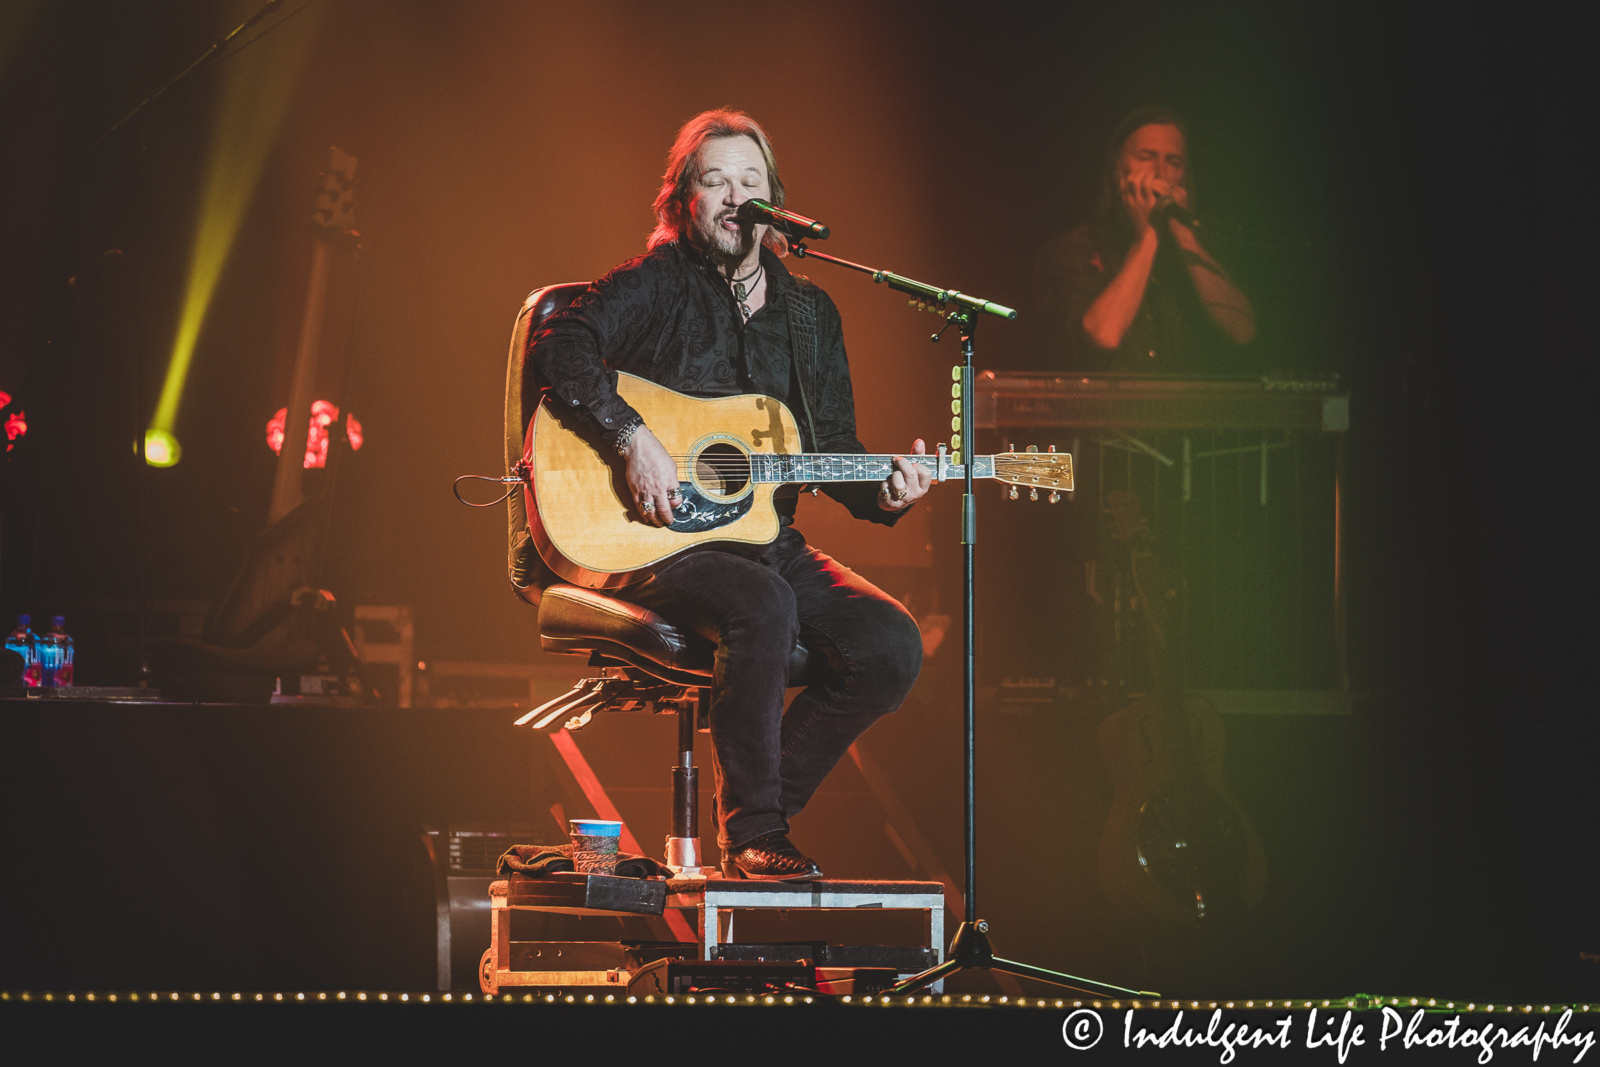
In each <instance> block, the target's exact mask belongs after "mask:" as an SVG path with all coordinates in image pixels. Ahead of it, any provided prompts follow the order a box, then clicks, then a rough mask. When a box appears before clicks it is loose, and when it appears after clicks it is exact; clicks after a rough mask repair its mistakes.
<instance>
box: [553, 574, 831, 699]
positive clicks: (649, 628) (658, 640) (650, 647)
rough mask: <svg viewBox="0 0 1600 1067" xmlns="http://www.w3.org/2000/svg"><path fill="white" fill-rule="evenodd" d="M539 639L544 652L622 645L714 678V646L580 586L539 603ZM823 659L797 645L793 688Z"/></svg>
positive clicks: (563, 588)
mask: <svg viewBox="0 0 1600 1067" xmlns="http://www.w3.org/2000/svg"><path fill="white" fill-rule="evenodd" d="M539 639H540V644H541V645H542V647H543V648H544V650H545V651H546V652H564V653H580V652H589V651H594V650H597V649H598V650H600V651H608V650H607V649H606V648H604V647H603V646H605V645H620V646H622V647H623V648H625V649H628V650H629V651H631V652H633V653H634V654H635V655H638V656H642V657H643V658H644V659H647V660H649V661H650V662H651V663H656V664H659V665H661V666H662V667H666V668H668V669H670V670H673V671H684V672H688V673H689V674H696V675H702V676H704V677H706V678H710V676H711V669H712V664H713V660H714V657H715V654H716V645H714V644H712V643H711V642H710V641H708V640H706V639H705V638H704V637H701V636H700V635H699V634H697V633H694V632H692V631H689V630H685V629H682V628H681V627H678V626H674V625H673V624H672V623H670V622H668V621H667V620H666V619H664V618H662V617H661V616H660V615H657V614H656V613H655V612H653V611H651V610H650V609H649V608H642V607H640V606H639V605H637V604H630V603H628V602H627V601H626V600H617V599H616V598H614V597H609V596H606V595H605V594H604V593H597V592H595V591H594V590H593V589H584V588H582V587H580V586H576V585H565V584H561V585H551V586H548V587H546V589H545V590H544V596H543V597H542V598H541V599H540V601H539ZM822 660H823V657H822V656H821V655H820V654H818V653H813V652H812V651H811V650H810V649H807V648H806V646H805V645H803V644H800V643H798V642H797V643H796V644H795V647H794V652H792V653H791V654H790V656H789V684H790V685H798V684H802V679H803V678H805V677H806V676H807V675H808V667H809V666H811V665H812V661H817V662H819V663H820V662H821V661H822Z"/></svg>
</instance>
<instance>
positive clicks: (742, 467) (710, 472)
mask: <svg viewBox="0 0 1600 1067" xmlns="http://www.w3.org/2000/svg"><path fill="white" fill-rule="evenodd" d="M694 477H695V481H696V482H698V483H699V485H700V487H701V489H702V490H704V491H705V493H706V494H707V495H709V496H713V497H724V498H726V497H730V496H737V495H739V493H741V492H743V491H744V487H745V486H747V485H749V484H750V457H749V456H747V455H745V454H744V453H743V452H741V451H739V450H738V449H737V448H735V447H733V446H732V445H729V444H723V443H722V442H720V441H719V442H713V443H712V444H709V445H707V446H706V447H705V448H702V449H701V450H700V452H699V454H698V455H696V456H695V457H694Z"/></svg>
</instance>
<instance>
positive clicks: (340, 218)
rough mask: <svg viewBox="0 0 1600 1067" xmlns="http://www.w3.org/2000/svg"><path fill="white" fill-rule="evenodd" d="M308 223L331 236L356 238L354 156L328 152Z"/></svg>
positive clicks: (335, 151)
mask: <svg viewBox="0 0 1600 1067" xmlns="http://www.w3.org/2000/svg"><path fill="white" fill-rule="evenodd" d="M311 221H312V222H313V223H315V224H316V225H317V226H318V227H320V228H321V229H323V230H326V231H330V232H331V233H333V234H346V235H350V236H356V233H355V226H356V157H355V156H352V155H349V154H348V153H346V152H342V151H340V150H339V149H338V148H337V147H334V148H329V149H328V169H327V170H325V171H323V172H322V186H321V188H319V189H318V190H317V203H316V207H315V208H314V209H313V210H312V212H311Z"/></svg>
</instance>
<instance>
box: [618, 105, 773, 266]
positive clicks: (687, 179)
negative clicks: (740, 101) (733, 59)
mask: <svg viewBox="0 0 1600 1067" xmlns="http://www.w3.org/2000/svg"><path fill="white" fill-rule="evenodd" d="M713 137H748V138H750V139H751V140H752V141H754V142H755V143H756V146H757V147H758V148H760V149H761V158H762V159H763V160H764V161H765V162H766V165H767V185H768V188H769V189H770V190H771V191H772V195H771V196H770V197H769V198H768V202H769V203H771V204H772V205H773V206H774V207H782V206H783V201H784V192H783V180H782V179H780V178H779V177H778V160H777V158H776V157H774V156H773V154H772V142H771V141H768V140H767V134H766V131H765V130H763V129H762V128H761V126H760V125H759V124H758V123H757V122H756V120H755V119H753V118H751V117H750V116H749V115H746V114H745V113H744V112H743V111H734V110H733V109H731V108H725V107H723V108H717V109H716V110H714V111H702V112H701V113H700V114H698V115H696V116H695V117H694V118H692V119H690V120H689V121H688V122H685V123H684V124H683V128H682V129H681V130H679V131H678V139H677V140H675V141H673V142H672V151H670V152H668V153H667V172H666V173H665V174H663V175H662V176H661V191H660V192H659V193H657V194H656V204H655V207H656V228H655V230H654V231H652V232H651V234H650V240H649V242H648V243H647V244H646V245H645V247H646V248H655V247H657V246H658V245H663V244H667V243H668V242H671V241H678V240H682V239H683V233H684V229H685V228H686V227H687V226H688V225H689V187H690V185H691V184H692V183H693V182H694V180H695V179H696V178H698V177H699V173H698V171H697V169H696V168H697V166H698V163H699V158H700V146H701V145H703V144H705V143H706V142H707V141H709V140H711V139H712V138H713ZM761 243H762V244H764V245H766V246H767V247H768V248H770V249H772V251H773V252H775V253H777V254H778V255H780V256H782V255H787V254H788V252H789V242H788V241H786V240H784V237H783V234H781V233H779V232H778V231H777V230H775V229H773V228H772V227H770V226H769V227H767V233H766V236H764V237H763V238H762V239H761Z"/></svg>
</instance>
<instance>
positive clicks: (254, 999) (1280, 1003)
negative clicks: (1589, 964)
mask: <svg viewBox="0 0 1600 1067" xmlns="http://www.w3.org/2000/svg"><path fill="white" fill-rule="evenodd" d="M4 1001H12V1002H15V1001H25V1002H37V1003H71V1004H78V1003H82V1004H121V1003H132V1004H141V1003H142V1004H157V1003H203V1004H208V1003H217V1004H224V1003H225V1004H235V1003H241V1004H242V1003H260V1004H328V1003H334V1004H337V1003H341V1002H343V1003H366V1004H406V1005H436V1004H600V1005H618V1006H623V1005H629V1004H646V1005H662V1006H680V1005H682V1006H688V1005H708V1004H709V1005H723V1006H735V1007H751V1006H756V1007H778V1006H785V1007H787V1006H794V1005H803V1004H812V1003H816V1002H819V1001H820V1002H825V1003H826V1002H831V1003H837V1004H845V1005H851V1006H856V1007H880V1008H890V1007H899V1008H986V1007H987V1008H1001V1007H1013V1008H1047V1009H1052V1010H1054V1009H1065V1008H1069V1007H1070V1008H1074V1009H1076V1008H1096V1009H1101V1010H1105V1009H1111V1010H1113V1011H1121V1010H1123V1009H1124V1008H1132V1009H1134V1010H1139V1011H1182V1010H1189V1011H1199V1010H1205V1011H1212V1010H1216V1009H1222V1010H1224V1011H1272V1010H1276V1011H1284V1010H1305V1009H1309V1008H1321V1009H1329V1008H1332V1009H1346V1010H1350V1011H1361V1012H1367V1011H1381V1010H1382V1009H1383V1008H1386V1007H1389V1008H1408V1009H1410V1008H1420V1009H1422V1010H1423V1011H1425V1012H1430V1013H1456V1012H1467V1013H1471V1014H1507V1015H1550V1014H1556V1015H1559V1014H1561V1013H1563V1012H1566V1011H1571V1012H1572V1013H1573V1014H1574V1015H1581V1014H1600V1005H1596V1004H1583V1003H1550V1004H1532V1003H1522V1004H1515V1003H1510V1002H1506V1001H1495V1002H1489V1001H1484V1002H1479V1001H1460V1000H1442V999H1440V998H1438V997H1382V996H1372V995H1369V994H1365V993H1361V994H1357V995H1355V996H1349V997H1332V998H1328V999H1324V1000H1316V999H1312V1000H1302V999H1298V998H1293V997H1290V998H1284V999H1278V998H1274V999H1271V1000H1154V999H1152V1000H1144V999H1137V1000H1063V999H1060V998H1047V997H1010V996H993V995H988V994H977V993H963V994H948V993H947V994H944V995H942V996H936V995H934V994H922V995H920V996H918V995H909V996H908V995H901V996H889V995H873V994H867V995H863V996H852V995H849V994H847V995H845V996H841V997H827V996H819V995H814V994H812V995H807V994H800V993H792V994H777V993H767V994H755V993H745V994H734V993H683V994H670V993H669V994H665V995H660V996H657V995H653V994H652V995H646V996H642V997H637V996H627V995H625V994H621V993H605V994H600V993H584V994H579V993H532V992H527V993H501V994H477V993H391V992H381V993H379V992H367V991H360V992H350V991H341V992H334V993H328V992H300V993H224V992H220V991H212V992H188V993H180V992H172V991H169V992H150V993H139V992H101V991H95V992H69V993H62V992H54V991H52V992H33V991H20V992H19V991H0V1002H4Z"/></svg>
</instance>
